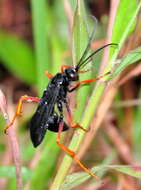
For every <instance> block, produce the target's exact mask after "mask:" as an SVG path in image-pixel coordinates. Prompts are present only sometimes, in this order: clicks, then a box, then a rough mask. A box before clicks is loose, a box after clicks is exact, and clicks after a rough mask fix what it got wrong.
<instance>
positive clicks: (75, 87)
mask: <svg viewBox="0 0 141 190" xmlns="http://www.w3.org/2000/svg"><path fill="white" fill-rule="evenodd" d="M109 74H110V72H107V73H105V74H104V75H101V76H99V77H97V78H95V79H87V80H82V81H79V82H77V84H76V85H75V86H74V87H73V88H71V89H69V90H68V91H69V92H73V91H74V90H75V89H77V88H78V87H79V86H80V85H81V84H87V83H90V82H94V81H97V80H100V79H101V78H103V77H105V76H106V75H109Z"/></svg>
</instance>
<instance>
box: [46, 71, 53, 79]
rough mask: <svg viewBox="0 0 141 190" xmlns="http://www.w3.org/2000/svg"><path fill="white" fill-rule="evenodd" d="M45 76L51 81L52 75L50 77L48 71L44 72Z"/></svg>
mask: <svg viewBox="0 0 141 190" xmlns="http://www.w3.org/2000/svg"><path fill="white" fill-rule="evenodd" d="M45 75H46V76H47V77H48V78H49V79H51V78H52V77H53V75H52V74H51V73H49V72H48V71H45Z"/></svg>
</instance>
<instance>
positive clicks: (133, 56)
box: [112, 47, 141, 77]
mask: <svg viewBox="0 0 141 190" xmlns="http://www.w3.org/2000/svg"><path fill="white" fill-rule="evenodd" d="M139 60H141V47H138V48H137V49H135V50H133V51H131V52H129V53H128V54H127V55H126V56H125V57H123V58H122V59H121V60H118V63H117V64H116V65H115V70H114V71H113V72H112V76H114V77H115V76H116V75H118V74H120V73H121V72H122V71H123V70H124V69H125V68H126V67H127V66H129V65H131V64H133V63H136V62H137V61H139Z"/></svg>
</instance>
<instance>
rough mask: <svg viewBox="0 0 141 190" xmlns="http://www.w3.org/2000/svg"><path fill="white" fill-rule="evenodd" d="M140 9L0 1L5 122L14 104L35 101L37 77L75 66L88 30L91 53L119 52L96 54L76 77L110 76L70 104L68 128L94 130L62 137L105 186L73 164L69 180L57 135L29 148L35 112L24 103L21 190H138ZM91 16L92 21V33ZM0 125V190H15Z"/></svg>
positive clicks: (71, 1)
mask: <svg viewBox="0 0 141 190" xmlns="http://www.w3.org/2000/svg"><path fill="white" fill-rule="evenodd" d="M113 5H114V6H113ZM140 6H141V2H140V1H136V0H132V1H131V2H130V3H129V1H128V0H119V3H118V2H116V3H114V1H112V0H111V1H110V0H102V1H96V0H85V1H79V0H78V1H77V0H64V1H63V0H60V1H57V0H40V1H36V0H31V1H26V0H23V1H18V0H2V1H0V84H1V89H2V91H3V92H4V94H5V95H6V99H7V103H8V107H7V108H8V113H9V114H10V116H11V115H14V110H15V109H16V104H17V102H18V100H19V98H20V96H22V95H25V94H27V95H30V96H39V97H40V96H41V95H42V93H43V90H44V88H45V87H47V84H48V82H49V80H48V78H47V77H46V76H45V75H44V71H46V70H47V71H49V72H50V73H52V74H53V75H55V74H56V73H57V72H60V67H61V65H62V64H68V65H71V66H72V65H74V64H75V63H76V62H77V61H78V60H79V59H80V57H81V56H82V54H83V52H84V50H85V47H86V46H87V43H88V41H89V36H90V34H91V32H92V30H93V28H94V29H96V32H95V35H94V39H93V41H92V42H91V48H90V52H93V51H94V50H95V49H97V48H99V47H101V46H102V45H104V44H106V43H107V38H108V40H109V42H113V43H117V44H118V48H109V49H110V56H107V61H106V59H105V58H103V57H102V55H103V52H104V51H103V52H101V53H99V54H97V55H96V56H95V57H94V58H93V60H92V62H91V63H92V64H90V66H92V69H91V71H90V72H89V73H85V74H83V76H82V75H81V77H80V78H81V79H88V78H95V77H96V76H98V75H101V74H102V73H104V72H107V71H110V72H111V75H109V76H108V77H107V81H108V82H106V83H105V82H100V83H96V84H95V85H94V84H91V85H86V86H84V87H82V88H80V89H79V90H78V91H77V94H75V95H76V96H75V95H74V94H72V95H71V97H70V102H71V105H70V107H71V108H72V110H73V118H74V121H75V122H80V123H81V125H82V126H84V127H85V128H89V127H90V126H91V128H93V129H91V130H90V132H89V133H88V134H84V133H83V132H81V131H75V133H74V135H73V130H70V131H68V132H66V133H67V134H66V136H65V135H64V136H63V139H64V142H65V143H66V145H67V146H69V147H70V149H72V150H74V151H79V153H78V154H79V156H80V157H81V158H82V157H83V163H85V165H86V166H87V167H88V168H91V167H94V166H97V167H94V169H93V171H96V174H97V175H98V176H99V177H100V179H102V180H103V181H104V185H102V183H101V181H100V180H95V179H92V178H90V176H89V175H88V174H86V173H83V172H81V173H79V172H78V171H80V168H79V167H78V166H77V165H76V163H75V162H73V165H72V167H71V173H72V174H71V175H68V171H69V168H70V166H71V163H72V159H71V158H70V157H69V156H65V157H64V153H62V152H63V151H60V148H59V147H58V146H57V145H56V134H54V133H52V132H50V131H48V132H47V134H46V137H45V140H44V142H43V143H42V145H41V146H40V147H39V148H37V149H35V148H33V146H32V144H31V140H30V137H29V130H28V128H29V120H30V118H31V116H32V115H33V113H34V111H35V109H36V107H37V105H36V104H34V103H33V104H32V103H30V104H27V103H26V104H25V105H24V106H23V117H21V118H20V119H18V121H17V122H16V126H17V127H15V128H14V130H15V131H16V135H17V137H18V143H19V147H20V153H21V163H22V178H23V189H30V190H32V189H37V190H43V189H51V190H61V189H64V190H68V189H75V190H78V189H80V188H81V189H82V187H83V189H87V190H88V189H90V190H92V189H100V190H102V189H105V188H107V189H118V188H119V187H121V189H125V190H126V189H127V190H129V189H130V190H132V189H134V190H138V189H140V188H141V183H140V178H141V167H140V165H141V151H140V144H141V142H140V139H141V126H140V123H141V120H140V118H141V117H140V115H141V108H140V104H141V101H140V96H141V93H140V91H141V89H140V80H141V78H140V73H141V66H140V62H139V61H140V59H141V47H140V27H141V19H140V16H141V15H140ZM90 15H94V16H95V17H96V18H97V21H98V23H97V26H96V22H94V21H93V19H92V18H90ZM112 19H113V20H114V22H112ZM109 23H110V24H111V25H112V26H111V25H110V24H109ZM109 30H110V32H111V33H110V32H109ZM90 52H89V53H90ZM104 53H105V52H104ZM108 57H109V58H108ZM104 63H105V64H106V67H105V68H104V69H103V70H102V69H101V67H102V65H104ZM88 67H89V65H88ZM105 88H106V90H105ZM103 94H104V96H103ZM82 95H83V96H82ZM74 102H75V103H74ZM100 103H101V104H100ZM74 104H75V105H74ZM102 106H103V107H102ZM11 117H12V116H11ZM0 121H1V123H0V125H1V130H0V132H1V133H0V137H1V138H0V157H1V159H0V189H8V190H11V189H16V176H15V166H14V163H13V160H12V154H11V146H10V145H9V140H8V138H9V137H7V136H6V135H5V134H4V132H3V129H4V126H5V122H4V119H3V116H2V114H1V117H0ZM94 137H95V138H94ZM69 142H70V144H69ZM75 172H78V173H75ZM126 174H128V175H126ZM87 179H89V180H87Z"/></svg>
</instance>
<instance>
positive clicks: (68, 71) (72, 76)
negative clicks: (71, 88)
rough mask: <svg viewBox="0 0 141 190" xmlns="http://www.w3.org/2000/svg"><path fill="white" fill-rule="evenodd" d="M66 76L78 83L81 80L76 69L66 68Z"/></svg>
mask: <svg viewBox="0 0 141 190" xmlns="http://www.w3.org/2000/svg"><path fill="white" fill-rule="evenodd" d="M65 74H66V76H67V77H68V79H69V80H71V81H78V79H79V76H78V71H77V70H76V69H75V68H66V69H65Z"/></svg>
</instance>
